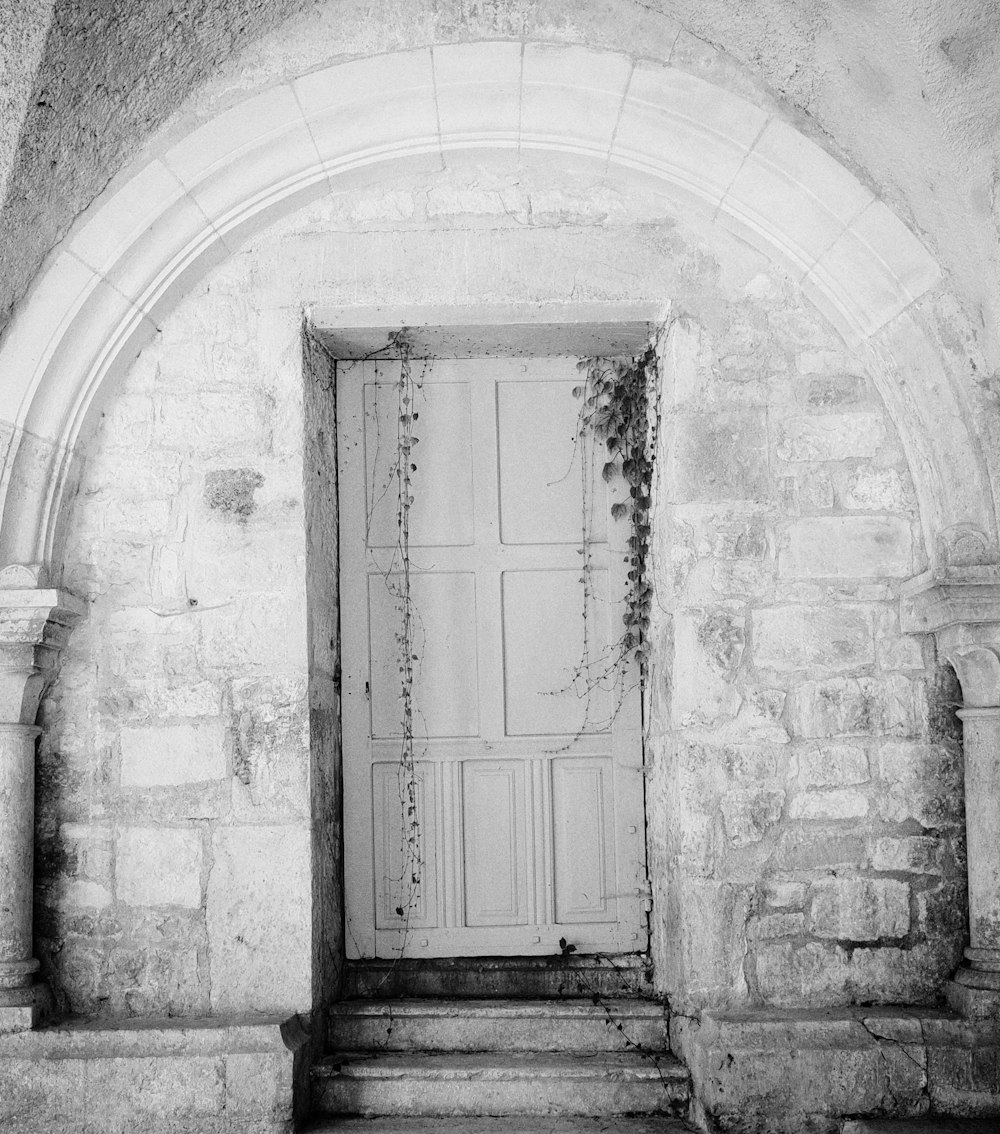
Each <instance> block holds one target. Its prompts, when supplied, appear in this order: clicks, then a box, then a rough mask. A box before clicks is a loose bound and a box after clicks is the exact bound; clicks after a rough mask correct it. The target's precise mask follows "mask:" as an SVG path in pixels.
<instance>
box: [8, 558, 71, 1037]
mask: <svg viewBox="0 0 1000 1134" xmlns="http://www.w3.org/2000/svg"><path fill="white" fill-rule="evenodd" d="M3 574H5V573H3V572H0V1033H2V1032H12V1031H23V1030H25V1029H27V1028H31V1027H33V1026H34V1025H35V1024H36V1023H37V1021H38V1018H39V1015H40V1013H41V1012H42V1009H43V1005H44V1000H45V990H44V988H43V987H42V986H40V985H39V984H38V982H37V979H36V976H35V973H36V972H37V970H38V961H37V960H35V958H34V956H33V952H34V950H33V941H32V902H33V888H34V835H35V740H36V738H37V736H38V733H39V731H40V730H39V729H38V727H37V726H36V724H35V716H36V714H37V712H38V702H39V700H40V699H41V696H42V692H43V691H44V689H45V686H46V684H47V683H48V682H49V681H50V680H51V679H52V677H53V676H54V674H55V669H56V665H57V662H58V657H59V652H60V651H61V650H62V648H63V646H64V645H65V644H66V640H67V639H68V637H69V633H70V630H71V629H72V628H73V626H74V625H75V624H76V622H77V621H78V620H79V619H80V617H81V616H82V614H83V612H84V609H85V608H84V604H83V603H82V602H81V601H80V600H79V599H77V598H74V597H73V596H72V595H69V594H66V593H65V592H62V591H56V590H39V589H36V588H28V587H14V588H11V587H7V588H6V589H4V588H3V583H4V581H5V580H4V579H3V578H2V575H3Z"/></svg>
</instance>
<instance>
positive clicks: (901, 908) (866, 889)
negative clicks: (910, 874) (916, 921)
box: [810, 878, 910, 941]
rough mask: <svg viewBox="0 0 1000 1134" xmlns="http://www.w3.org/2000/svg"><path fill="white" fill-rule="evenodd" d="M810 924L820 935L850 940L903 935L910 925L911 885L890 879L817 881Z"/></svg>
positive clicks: (876, 939)
mask: <svg viewBox="0 0 1000 1134" xmlns="http://www.w3.org/2000/svg"><path fill="white" fill-rule="evenodd" d="M810 924H811V928H812V931H813V933H815V934H816V936H817V937H829V938H836V939H839V940H847V941H878V940H880V939H882V938H900V937H904V936H905V935H906V934H907V932H909V928H910V887H909V886H907V885H906V884H905V883H903V882H895V881H892V880H890V879H869V878H832V879H826V880H824V881H822V882H816V883H814V884H813V887H812V916H811V923H810Z"/></svg>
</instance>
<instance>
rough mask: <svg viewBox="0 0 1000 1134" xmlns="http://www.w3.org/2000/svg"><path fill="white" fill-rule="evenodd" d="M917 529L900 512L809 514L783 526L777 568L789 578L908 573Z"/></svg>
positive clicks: (901, 576) (834, 577)
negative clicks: (875, 514)
mask: <svg viewBox="0 0 1000 1134" xmlns="http://www.w3.org/2000/svg"><path fill="white" fill-rule="evenodd" d="M912 573H913V550H912V533H911V530H910V524H909V522H908V521H907V520H905V519H903V518H901V517H899V516H809V517H805V518H803V519H801V520H796V521H795V522H794V523H792V524H790V525H789V526H788V527H787V528H786V529H785V532H784V536H783V539H782V541H781V545H780V547H779V550H778V574H779V575H781V576H784V577H786V578H805V579H813V578H831V579H864V578H873V577H874V578H884V577H886V576H888V577H890V578H894V579H902V578H906V577H908V576H909V575H911V574H912Z"/></svg>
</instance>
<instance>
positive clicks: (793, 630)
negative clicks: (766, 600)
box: [753, 606, 875, 673]
mask: <svg viewBox="0 0 1000 1134" xmlns="http://www.w3.org/2000/svg"><path fill="white" fill-rule="evenodd" d="M753 659H754V664H755V665H757V666H762V667H764V668H765V669H774V670H777V671H778V672H782V673H796V672H801V671H803V670H806V669H810V670H811V669H820V670H832V671H834V672H836V671H841V670H851V669H857V668H859V667H860V666H864V665H868V664H870V663H872V662H874V660H875V642H874V638H873V636H872V621H871V616H870V615H869V614H868V613H867V612H866V611H863V610H862V611H857V610H851V609H850V608H836V607H833V608H829V607H827V608H824V607H820V608H818V609H816V608H813V607H806V606H778V607H770V608H764V609H760V610H755V611H754V614H753Z"/></svg>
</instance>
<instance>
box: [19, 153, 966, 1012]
mask: <svg viewBox="0 0 1000 1134" xmlns="http://www.w3.org/2000/svg"><path fill="white" fill-rule="evenodd" d="M637 299H642V300H657V301H664V302H666V301H669V302H670V304H671V309H672V311H673V312H674V314H675V315H676V316H677V317H678V319H677V322H676V324H675V328H674V331H673V333H672V335H671V338H670V340H669V344H668V349H667V357H666V359H665V372H666V377H667V381H666V387H665V389H664V393H663V416H662V425H661V430H660V441H661V443H662V449H663V452H662V455H661V459H660V465H659V468H660V472H659V480H658V484H657V533H658V535H657V540H658V543H657V570H656V581H657V594H658V599H659V603H660V613H659V624H658V626H657V628H656V635H657V636H656V655H657V658H656V661H657V664H656V667H655V671H654V679H653V683H652V686H651V709H652V718H651V719H652V734H651V739H650V746H649V751H650V756H651V759H652V768H651V774H650V777H649V793H648V796H649V816H650V826H649V832H650V833H649V841H650V847H651V865H652V869H653V884H654V910H653V919H654V958H655V961H656V964H657V974H658V980H659V987H660V989H661V991H663V992H665V993H667V994H669V996H670V998H671V1000H672V1002H673V1005H674V1007H675V1008H677V1009H679V1010H681V1011H696V1010H698V1009H699V1008H701V1007H704V1006H706V1005H716V1006H718V1005H733V1004H741V1003H755V1004H775V1005H788V1004H823V1003H840V1002H845V1001H853V1000H926V999H930V998H933V996H934V995H935V991H936V989H937V987H938V986H939V984H940V981H941V980H942V979H943V978H944V977H945V975H947V973H948V971H949V970H950V968H951V967H953V964H954V960H955V957H956V955H957V950H958V947H959V946H960V945H961V937H962V932H963V930H962V925H961V916H962V913H963V911H964V902H963V900H962V895H961V881H960V880H961V878H962V876H963V875H962V871H963V864H962V861H961V847H960V845H959V842H958V833H959V825H960V818H961V817H960V814H959V812H958V801H959V799H960V795H961V793H960V789H959V782H960V781H959V774H960V768H959V766H958V757H957V748H956V745H955V743H954V733H953V731H952V730H951V726H950V723H949V718H948V714H947V712H945V711H944V710H942V709H940V706H941V705H942V704H944V703H945V702H946V701H947V699H948V695H949V693H948V690H947V689H946V688H942V687H939V685H938V684H936V679H935V677H934V671H933V659H931V658H925V657H924V656H922V655H921V652H920V648H919V646H918V645H917V644H916V643H915V642H913V641H912V640H909V639H904V638H902V637H901V636H900V635H899V633H898V627H897V625H896V623H895V609H896V605H895V599H896V589H897V586H898V583H899V581H900V580H901V579H903V578H906V577H908V576H910V575H911V574H913V573H914V572H915V571H916V570H918V569H920V567H921V566H922V564H923V562H924V552H923V549H922V547H921V544H920V528H919V524H918V521H917V516H916V510H915V505H914V501H913V494H912V487H911V484H910V480H909V476H908V473H907V469H906V464H905V460H904V458H903V454H902V450H901V448H900V446H899V442H898V439H897V438H896V436H895V433H894V430H893V427H892V423H891V422H890V421H889V420H888V418H887V416H886V414H885V413H884V411H883V409H882V407H881V404H880V403H879V401H878V399H877V398H876V397H875V396H874V394H873V392H872V390H871V387H870V386H869V384H868V382H867V380H866V378H865V375H864V373H863V370H862V368H861V365H860V363H859V361H858V360H857V359H854V358H851V357H850V356H848V355H845V354H844V352H843V349H842V346H841V345H840V344H839V341H838V340H837V338H836V336H835V335H834V334H833V332H831V331H830V330H829V329H828V328H827V327H825V326H824V325H823V323H822V322H821V320H820V319H819V318H818V317H817V316H816V315H815V314H814V313H812V311H811V310H810V308H809V306H808V304H807V303H806V301H805V300H804V299H803V297H802V295H801V294H800V292H799V291H798V289H797V288H796V287H795V286H794V285H793V284H792V283H791V282H790V281H789V280H788V279H787V278H785V277H783V276H782V274H781V273H780V272H779V271H777V270H775V269H773V268H771V267H769V266H768V264H767V262H766V261H765V260H764V258H763V257H762V256H761V255H759V254H758V253H757V252H754V251H751V250H750V249H748V248H746V247H745V246H743V245H741V244H739V243H738V242H737V241H736V240H735V239H733V238H730V237H729V236H727V235H726V234H725V233H722V232H719V231H717V230H715V231H710V230H709V229H708V228H707V227H706V228H704V229H700V228H698V227H697V226H696V225H695V224H694V223H685V224H681V223H679V222H678V220H677V218H676V217H675V216H674V215H673V213H672V212H671V210H670V208H668V206H667V205H666V204H665V203H664V202H663V201H662V200H660V199H658V198H656V197H655V196H653V195H652V194H646V193H645V192H644V191H641V190H639V189H634V190H633V191H632V192H631V193H629V194H627V195H626V194H625V193H624V191H623V190H621V189H619V188H615V187H614V186H613V185H610V184H608V183H601V184H596V185H595V184H591V183H590V182H589V181H584V180H582V179H581V181H580V182H579V183H577V184H574V185H572V186H569V185H567V183H566V182H565V181H562V182H559V181H554V180H549V179H548V177H547V173H546V171H545V169H544V168H543V167H540V168H537V169H532V170H524V169H520V170H517V171H513V172H512V171H511V170H510V169H509V168H508V169H503V170H500V169H494V168H492V167H485V166H483V167H479V166H476V165H474V164H473V163H471V162H470V164H469V166H468V167H467V168H464V169H463V170H462V172H461V173H454V172H451V173H442V174H430V175H426V176H420V177H413V178H411V179H409V180H405V179H401V180H400V181H398V182H397V183H396V184H395V185H393V186H392V187H391V188H390V189H388V190H385V191H383V190H370V191H366V190H364V189H356V190H353V191H350V192H344V193H341V194H338V195H336V196H333V197H331V198H329V199H328V200H326V201H324V202H322V203H321V204H319V205H316V206H311V207H310V208H309V209H308V210H306V211H304V212H302V213H300V214H299V215H297V216H296V217H294V218H291V219H290V220H288V221H286V222H283V223H282V224H281V225H280V226H278V227H276V228H275V229H273V230H272V231H271V232H270V233H269V234H267V235H266V236H264V237H262V238H260V239H259V240H257V241H256V243H255V244H254V245H253V246H252V247H250V248H248V249H246V250H245V251H243V252H242V253H240V254H238V255H236V256H235V257H233V259H232V260H231V261H230V262H229V263H227V264H226V265H225V266H223V267H222V268H220V269H218V270H217V271H216V272H215V274H214V275H213V276H212V277H211V278H210V279H209V280H208V282H207V283H206V284H205V285H204V286H203V287H202V288H201V289H200V290H199V291H198V292H196V293H195V294H192V295H191V296H190V297H189V298H188V299H187V300H186V301H185V302H184V303H183V304H182V305H181V306H180V307H178V309H177V310H176V312H175V313H174V314H173V315H172V316H171V317H170V318H169V319H168V320H167V321H166V323H165V324H164V326H163V327H162V328H161V331H160V334H159V336H158V338H157V340H156V341H155V342H154V343H153V344H152V345H151V346H150V347H148V348H147V349H146V350H145V351H144V352H143V354H142V356H141V357H140V359H139V361H138V362H137V363H136V364H135V366H134V367H133V368H132V370H131V372H130V374H129V375H128V377H127V378H126V380H125V382H124V384H123V385H122V387H121V389H120V390H119V391H118V392H117V394H116V396H115V397H113V398H112V399H111V400H110V401H109V402H108V404H107V407H106V409H105V412H104V415H103V417H102V419H101V420H100V421H96V422H95V423H94V431H93V436H92V440H91V442H90V444H89V449H88V454H89V455H88V464H87V468H86V470H85V473H84V477H83V483H82V486H81V489H80V493H79V496H78V498H77V499H76V500H75V501H74V503H73V508H74V512H73V516H72V520H71V523H70V527H69V531H68V539H67V547H68V551H67V559H66V567H65V578H64V584H65V585H66V586H68V587H70V588H71V589H73V590H76V591H77V592H78V593H81V594H84V595H86V596H87V597H88V598H90V599H91V600H92V604H93V605H92V608H91V614H90V617H89V619H88V621H87V622H86V624H85V625H84V626H82V627H81V628H80V629H79V630H77V631H76V633H75V635H74V638H73V639H72V642H71V646H70V649H69V651H68V653H67V656H66V658H65V662H64V665H63V670H62V674H61V677H60V679H59V682H58V684H57V685H56V687H55V689H54V691H53V692H52V694H51V695H50V697H49V698H48V700H47V702H46V705H45V725H46V733H45V738H44V741H43V746H42V752H41V755H40V760H39V769H40V771H39V802H38V807H39V821H38V858H39V864H38V887H39V895H38V936H39V949H40V952H41V955H42V958H43V964H44V967H45V971H46V973H47V975H48V977H49V979H50V980H51V981H52V983H53V984H54V986H55V987H56V989H57V991H58V993H59V994H60V996H61V997H62V999H63V1001H64V1003H65V1005H66V1006H68V1007H69V1008H71V1009H73V1010H74V1011H81V1012H87V1013H98V1014H106V1015H113V1016H121V1015H136V1014H163V1013H172V1014H178V1015H194V1014H204V1013H209V1012H222V1011H226V1010H231V1009H233V1010H235V1009H239V1010H291V1009H300V1008H308V1007H309V1005H310V1003H312V1002H313V998H314V997H316V996H318V995H321V994H322V989H323V988H325V989H329V988H330V987H331V986H332V984H335V980H336V941H335V937H334V936H331V934H332V933H333V932H334V931H335V929H336V926H337V925H338V924H339V921H338V917H339V914H338V907H337V897H336V887H337V885H339V879H338V875H339V869H340V868H339V861H338V857H337V856H338V853H339V852H338V850H337V838H336V814H337V810H338V806H339V804H338V800H339V796H338V793H337V786H336V785H337V781H336V767H337V761H338V760H339V754H338V752H337V750H336V740H335V738H336V728H335V714H336V689H335V676H336V661H335V656H334V653H333V647H332V646H331V644H330V643H331V642H332V641H333V640H334V639H335V638H336V621H335V618H331V617H329V616H328V614H327V613H326V612H327V611H329V609H331V604H332V603H333V599H334V595H333V593H332V590H331V583H330V580H331V578H332V573H331V572H330V571H329V570H327V566H328V565H329V564H330V563H331V561H333V562H335V561H334V560H333V554H334V553H333V544H332V536H333V531H334V526H335V511H334V510H333V509H332V507H331V503H330V498H331V496H332V491H331V486H332V481H333V468H332V464H331V462H330V460H329V449H328V448H324V446H323V445H322V443H321V442H320V441H319V436H320V433H321V432H324V431H325V433H326V434H329V429H330V425H331V421H330V418H329V416H328V415H329V413H330V412H331V409H330V403H329V401H326V400H324V398H323V397H322V386H323V382H324V378H323V366H322V365H321V363H320V362H317V360H316V359H315V358H310V360H309V365H308V366H307V368H306V369H307V371H308V374H309V380H308V382H307V384H306V389H307V394H306V397H305V401H304V400H303V374H302V371H303V360H302V342H301V339H302V336H301V319H302V311H303V308H304V307H308V306H309V305H311V304H313V303H316V304H322V305H323V306H340V305H343V306H348V307H349V306H355V305H359V306H360V305H372V304H404V305H407V304H409V305H415V306H419V305H431V304H455V305H463V304H469V303H489V302H495V303H511V302H524V301H536V300H537V301H556V302H574V301H592V300H637ZM304 406H305V407H306V409H304ZM325 415H326V416H325ZM304 439H305V440H304ZM304 465H305V470H306V474H307V475H306V479H307V483H308V484H310V485H313V484H315V485H316V487H315V488H313V487H310V488H309V490H308V491H304V489H303V466H304ZM306 517H309V521H308V524H307V521H306ZM307 527H308V530H309V533H310V534H309V538H308V539H307V535H306V530H307ZM309 626H311V627H312V631H311V632H310V630H309V628H308V627H309ZM310 652H311V665H310ZM310 672H311V675H312V676H311V683H310ZM310 694H311V699H310ZM956 919H957V920H956ZM324 926H325V928H323V927H324ZM331 927H333V930H332V929H331ZM321 970H322V972H323V973H325V974H326V975H322V976H316V974H317V973H320V972H321ZM314 979H315V980H316V981H318V987H319V991H318V990H317V987H314V983H313V982H314Z"/></svg>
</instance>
